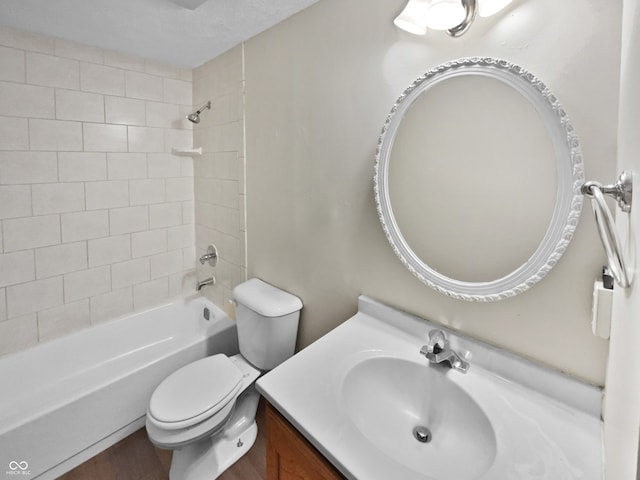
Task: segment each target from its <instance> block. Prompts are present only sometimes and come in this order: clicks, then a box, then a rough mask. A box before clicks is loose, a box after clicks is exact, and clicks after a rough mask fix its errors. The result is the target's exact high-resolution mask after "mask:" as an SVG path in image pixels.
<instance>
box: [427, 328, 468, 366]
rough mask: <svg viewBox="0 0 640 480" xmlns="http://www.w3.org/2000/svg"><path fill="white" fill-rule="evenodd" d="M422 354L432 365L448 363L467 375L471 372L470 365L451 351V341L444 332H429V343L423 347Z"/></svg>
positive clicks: (436, 330) (435, 330) (437, 330)
mask: <svg viewBox="0 0 640 480" xmlns="http://www.w3.org/2000/svg"><path fill="white" fill-rule="evenodd" d="M420 353H421V354H422V355H424V356H425V357H427V359H428V360H429V362H431V363H443V362H447V363H448V364H449V365H451V368H453V369H454V370H457V371H459V372H462V373H467V370H469V363H468V362H465V361H464V360H463V359H462V358H460V356H458V354H457V353H456V352H454V351H453V350H451V348H450V347H449V341H448V340H447V338H446V337H445V335H444V332H443V331H442V330H439V329H434V330H431V331H430V332H429V343H427V344H426V345H423V346H422V348H421V349H420Z"/></svg>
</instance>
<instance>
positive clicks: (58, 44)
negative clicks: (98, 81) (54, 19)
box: [54, 38, 102, 63]
mask: <svg viewBox="0 0 640 480" xmlns="http://www.w3.org/2000/svg"><path fill="white" fill-rule="evenodd" d="M54 52H55V54H56V55H57V56H59V57H66V58H74V59H76V60H83V61H85V62H91V63H102V49H101V48H98V47H91V46H89V45H84V44H82V43H76V42H72V41H70V40H65V39H62V38H56V39H55V40H54Z"/></svg>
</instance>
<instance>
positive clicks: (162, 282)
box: [133, 277, 169, 310]
mask: <svg viewBox="0 0 640 480" xmlns="http://www.w3.org/2000/svg"><path fill="white" fill-rule="evenodd" d="M168 298H169V280H168V278H167V277H163V278H159V279H157V280H151V281H150V282H145V283H140V284H138V285H134V286H133V308H134V309H135V310H141V309H143V308H147V307H151V306H155V305H158V304H160V303H162V302H165V301H166V300H167V299H168Z"/></svg>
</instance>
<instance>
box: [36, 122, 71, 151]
mask: <svg viewBox="0 0 640 480" xmlns="http://www.w3.org/2000/svg"><path fill="white" fill-rule="evenodd" d="M29 142H30V145H31V150H42V151H45V150H48V151H67V152H77V151H81V150H82V123H80V122H68V121H63V120H39V119H30V120H29Z"/></svg>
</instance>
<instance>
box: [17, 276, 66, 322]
mask: <svg viewBox="0 0 640 480" xmlns="http://www.w3.org/2000/svg"><path fill="white" fill-rule="evenodd" d="M63 303H64V302H63V300H62V277H53V278H47V279H45V280H36V281H34V282H28V283H23V284H21V285H15V286H13V287H8V288H7V313H8V316H9V318H13V317H19V316H21V315H27V314H29V313H35V312H39V311H40V310H46V309H47V308H53V307H56V306H58V305H62V304H63Z"/></svg>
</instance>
